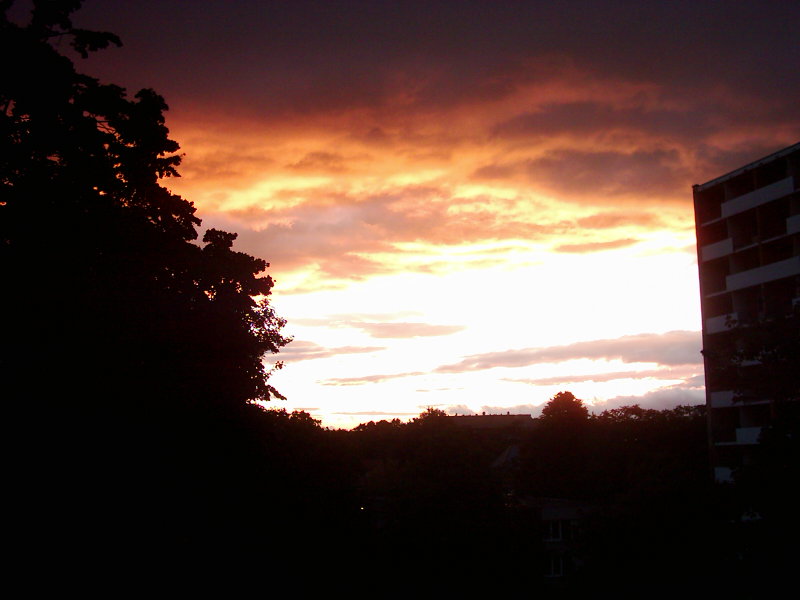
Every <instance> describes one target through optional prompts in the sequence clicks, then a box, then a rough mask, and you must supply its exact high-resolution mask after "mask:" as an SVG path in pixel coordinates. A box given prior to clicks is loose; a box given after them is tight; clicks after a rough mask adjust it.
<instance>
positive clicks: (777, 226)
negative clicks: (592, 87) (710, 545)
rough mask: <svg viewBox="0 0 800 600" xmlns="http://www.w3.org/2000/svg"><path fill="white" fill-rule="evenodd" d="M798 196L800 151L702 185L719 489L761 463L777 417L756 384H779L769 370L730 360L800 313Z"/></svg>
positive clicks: (707, 352)
mask: <svg viewBox="0 0 800 600" xmlns="http://www.w3.org/2000/svg"><path fill="white" fill-rule="evenodd" d="M799 188H800V143H797V144H794V145H792V146H789V147H788V148H784V149H783V150H780V151H778V152H776V153H774V154H771V155H769V156H766V157H764V158H762V159H760V160H757V161H755V162H752V163H750V164H748V165H745V166H743V167H741V168H739V169H736V170H735V171H731V172H730V173H727V174H725V175H722V176H721V177H717V178H716V179H712V180H711V181H708V182H707V183H704V184H701V185H695V186H694V187H693V192H694V211H695V225H696V232H697V260H698V267H699V275H700V298H701V310H702V318H703V356H704V361H705V374H706V403H707V406H708V418H709V443H710V450H711V463H712V467H713V469H714V477H715V479H716V480H717V481H730V480H731V479H732V475H733V473H734V471H735V470H736V469H737V468H739V467H741V466H743V465H747V464H748V463H749V462H752V461H753V460H754V456H755V452H754V451H755V448H756V445H757V444H758V441H759V437H760V435H761V432H762V428H763V427H764V426H766V425H768V424H769V423H770V422H771V419H772V418H773V417H774V415H775V402H776V399H775V398H773V397H769V396H770V395H771V394H770V393H768V392H765V389H768V387H767V386H760V385H758V384H757V383H755V384H754V383H753V382H758V380H759V378H763V377H769V376H770V375H768V374H767V373H764V372H763V370H762V371H759V368H762V367H763V366H764V365H761V363H760V362H759V361H757V360H754V361H749V363H748V362H747V361H741V360H739V361H738V362H737V363H736V366H735V367H731V364H732V361H731V357H732V356H733V355H734V353H735V351H736V350H737V349H741V347H742V343H743V342H742V340H743V339H744V338H743V334H746V335H751V336H752V334H753V333H754V332H755V333H763V332H764V331H767V327H768V324H769V323H775V322H780V320H781V319H785V318H787V317H788V316H789V315H791V314H793V311H795V310H797V307H798V306H800V191H799ZM793 335H800V332H798V331H794V332H793ZM747 369H749V370H750V372H749V374H748V375H749V376H748V377H747V378H745V377H744V376H743V372H744V370H747ZM754 376H755V377H754ZM745 381H749V382H750V384H749V385H750V387H751V388H752V389H750V390H748V389H747V385H748V384H746V383H743V382H745ZM772 395H774V394H772Z"/></svg>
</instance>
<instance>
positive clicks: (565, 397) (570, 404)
mask: <svg viewBox="0 0 800 600" xmlns="http://www.w3.org/2000/svg"><path fill="white" fill-rule="evenodd" d="M588 418H589V409H588V408H586V406H585V405H584V404H583V400H579V399H578V398H576V397H575V396H574V395H573V394H572V392H558V393H557V394H556V395H555V396H553V397H552V398H551V399H550V400H549V401H548V403H547V404H545V406H544V408H543V409H542V415H541V416H540V417H539V420H540V421H541V422H542V423H559V424H574V423H581V422H583V421H586V420H587V419H588Z"/></svg>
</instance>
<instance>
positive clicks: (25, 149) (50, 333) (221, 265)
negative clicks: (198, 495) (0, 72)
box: [0, 1, 287, 403]
mask: <svg viewBox="0 0 800 600" xmlns="http://www.w3.org/2000/svg"><path fill="white" fill-rule="evenodd" d="M9 6H10V3H5V4H4V6H3V7H2V8H3V11H2V13H0V40H2V41H0V44H1V46H0V48H1V50H2V54H3V56H5V57H25V60H24V61H23V60H13V59H12V60H7V61H6V67H4V76H3V78H2V81H0V132H1V133H2V135H1V136H0V157H2V158H0V194H1V196H0V264H2V267H3V271H4V273H5V274H6V276H7V279H6V284H7V289H8V293H7V294H4V297H3V306H2V314H3V319H4V325H5V327H4V329H5V330H6V331H7V332H9V333H12V332H13V333H12V335H11V337H10V339H9V342H10V343H9V344H7V345H5V350H6V351H5V352H4V355H3V357H2V358H3V366H4V368H9V370H10V372H15V373H20V372H25V373H28V372H29V369H30V368H31V367H33V363H34V362H35V363H37V364H38V365H41V364H42V362H43V361H49V360H50V359H51V358H55V357H57V361H58V364H56V365H53V366H54V367H55V370H56V372H58V374H59V377H60V383H61V385H62V386H63V385H64V384H65V383H69V384H71V385H74V386H80V388H81V395H82V396H83V397H84V398H87V399H88V398H91V397H95V398H96V397H97V396H99V395H101V390H102V395H103V396H105V398H106V399H108V400H109V401H110V400H111V398H115V397H116V398H118V399H119V398H124V399H125V400H126V401H130V402H142V401H144V400H145V399H146V398H152V397H153V396H159V397H162V398H163V397H165V396H168V395H169V396H172V397H181V398H184V399H188V398H189V397H191V396H194V397H195V399H197V401H201V399H205V400H210V399H211V398H214V399H215V401H219V399H221V398H226V399H228V400H229V401H230V402H232V403H242V402H247V401H249V400H267V399H269V398H270V397H272V396H274V395H276V391H275V390H274V389H273V388H272V387H271V386H270V385H269V384H268V383H267V375H268V371H267V369H266V368H265V366H264V364H263V362H262V356H263V355H264V354H265V353H274V352H277V351H278V350H279V349H280V347H281V346H283V345H284V344H286V343H287V339H286V338H285V337H283V336H282V335H281V333H280V330H281V327H282V326H283V324H284V321H283V320H282V319H280V318H279V317H277V316H276V315H275V313H274V312H273V310H272V308H271V306H270V304H269V302H268V299H267V298H268V296H269V294H270V291H271V288H272V285H273V281H272V279H271V278H270V277H268V276H266V277H262V276H259V274H260V273H262V272H263V271H264V270H265V269H266V268H267V266H268V265H267V263H266V262H265V261H264V260H262V259H258V258H254V257H252V256H248V255H246V254H243V253H240V252H236V251H234V250H233V249H232V244H233V240H234V239H235V237H236V235H235V234H232V233H226V232H222V231H216V230H213V229H211V230H209V231H207V232H206V234H205V236H204V237H203V244H204V245H203V246H200V245H198V244H196V243H194V242H193V241H194V240H195V239H196V238H197V230H196V227H197V226H198V225H200V220H199V219H198V218H197V216H196V215H195V208H194V206H193V205H192V204H191V203H190V202H188V201H186V200H184V199H183V198H181V197H180V196H177V195H175V194H173V193H171V192H170V191H169V190H168V189H167V188H166V187H164V186H163V185H162V184H161V181H162V180H163V179H164V178H169V177H176V176H178V172H177V167H178V165H179V164H180V156H179V155H178V154H176V152H177V151H178V149H179V147H178V144H177V143H176V142H175V141H174V140H172V139H170V138H169V132H168V130H167V127H166V126H165V119H164V111H166V110H167V105H166V103H165V102H164V100H163V98H161V96H159V95H158V94H156V93H155V92H154V91H153V90H149V89H144V90H141V91H139V92H138V93H136V94H135V95H134V97H133V98H129V97H128V95H127V94H126V91H125V90H124V89H123V88H121V87H119V86H116V85H111V84H103V83H100V82H99V81H98V80H96V79H94V78H92V77H89V76H86V75H83V74H80V73H78V72H77V71H76V70H75V68H74V65H73V63H72V62H71V60H70V59H69V58H68V57H66V56H64V55H62V54H60V53H59V52H58V51H57V50H56V49H55V48H54V47H53V45H51V42H52V41H53V40H61V39H66V40H69V43H70V45H71V47H72V48H73V49H75V50H76V51H77V52H78V53H79V54H81V55H83V56H86V55H87V53H88V52H90V51H93V50H97V49H100V48H103V47H106V46H108V45H109V44H117V45H119V43H120V41H119V39H118V38H117V37H116V36H115V35H113V34H110V33H102V32H90V31H86V30H82V29H77V28H75V27H73V25H72V22H71V19H70V15H71V13H72V12H73V11H74V10H75V9H77V8H78V7H79V6H80V2H75V1H72V2H45V1H38V2H34V3H33V11H32V15H31V18H30V20H29V22H28V23H27V24H26V25H17V24H15V23H12V22H11V21H10V20H9V19H8V18H7V14H6V13H7V10H8V8H9ZM34 357H41V359H40V360H35V358H34ZM33 368H34V369H35V367H33ZM113 382H116V385H115V386H114V388H113V389H110V388H109V386H110V385H111V384H112V383H113ZM123 382H124V384H123Z"/></svg>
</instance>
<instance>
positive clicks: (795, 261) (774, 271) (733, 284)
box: [725, 256, 800, 292]
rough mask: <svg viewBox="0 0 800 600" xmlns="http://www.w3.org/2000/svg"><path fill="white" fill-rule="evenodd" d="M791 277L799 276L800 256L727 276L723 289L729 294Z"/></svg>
mask: <svg viewBox="0 0 800 600" xmlns="http://www.w3.org/2000/svg"><path fill="white" fill-rule="evenodd" d="M792 275H800V256H792V257H791V258H787V259H785V260H779V261H777V262H774V263H770V264H768V265H764V266H763V267H756V268H755V269H749V270H747V271H742V272H741V273H734V274H733V275H728V276H727V277H726V278H725V289H726V290H727V291H729V292H731V291H734V290H741V289H744V288H748V287H752V286H754V285H760V284H762V283H767V282H768V281H775V280H776V279H783V278H784V277H791V276H792Z"/></svg>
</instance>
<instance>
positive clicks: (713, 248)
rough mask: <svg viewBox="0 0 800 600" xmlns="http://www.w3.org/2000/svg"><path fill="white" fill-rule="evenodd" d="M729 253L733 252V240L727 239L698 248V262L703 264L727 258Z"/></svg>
mask: <svg viewBox="0 0 800 600" xmlns="http://www.w3.org/2000/svg"><path fill="white" fill-rule="evenodd" d="M731 252H733V239H732V238H727V239H724V240H721V241H719V242H715V243H713V244H708V245H706V246H703V247H702V248H700V260H701V261H703V262H705V261H707V260H714V259H715V258H721V257H723V256H727V255H728V254H730V253H731Z"/></svg>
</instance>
